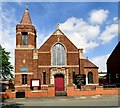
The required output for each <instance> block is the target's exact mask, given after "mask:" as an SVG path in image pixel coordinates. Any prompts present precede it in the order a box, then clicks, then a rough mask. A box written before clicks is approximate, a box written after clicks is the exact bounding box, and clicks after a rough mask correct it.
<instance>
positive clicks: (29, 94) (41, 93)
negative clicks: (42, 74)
mask: <svg viewBox="0 0 120 108" xmlns="http://www.w3.org/2000/svg"><path fill="white" fill-rule="evenodd" d="M54 96H55V87H54V86H49V87H48V90H34V91H32V90H26V91H25V98H37V97H54ZM0 98H16V91H14V92H12V91H6V92H3V93H2V94H1V95H0Z"/></svg>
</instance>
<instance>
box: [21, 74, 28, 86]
mask: <svg viewBox="0 0 120 108" xmlns="http://www.w3.org/2000/svg"><path fill="white" fill-rule="evenodd" d="M25 84H27V74H22V85H25Z"/></svg>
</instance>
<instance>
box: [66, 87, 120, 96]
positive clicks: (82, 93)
mask: <svg viewBox="0 0 120 108" xmlns="http://www.w3.org/2000/svg"><path fill="white" fill-rule="evenodd" d="M119 90H120V89H119V88H114V89H106V90H104V89H103V87H97V88H96V89H95V90H79V89H75V86H68V87H67V96H92V95H118V94H120V92H118V91H119Z"/></svg>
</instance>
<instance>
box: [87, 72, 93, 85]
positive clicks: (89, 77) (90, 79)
mask: <svg viewBox="0 0 120 108" xmlns="http://www.w3.org/2000/svg"><path fill="white" fill-rule="evenodd" d="M89 83H93V73H92V72H89V73H88V84H89Z"/></svg>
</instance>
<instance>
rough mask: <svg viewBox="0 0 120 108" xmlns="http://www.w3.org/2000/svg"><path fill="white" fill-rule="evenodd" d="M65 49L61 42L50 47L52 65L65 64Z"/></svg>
mask: <svg viewBox="0 0 120 108" xmlns="http://www.w3.org/2000/svg"><path fill="white" fill-rule="evenodd" d="M65 55H66V51H65V48H64V46H63V45H62V44H60V43H57V44H55V45H54V46H53V48H52V65H53V66H62V65H65V61H66V60H65V58H66V56H65Z"/></svg>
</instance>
